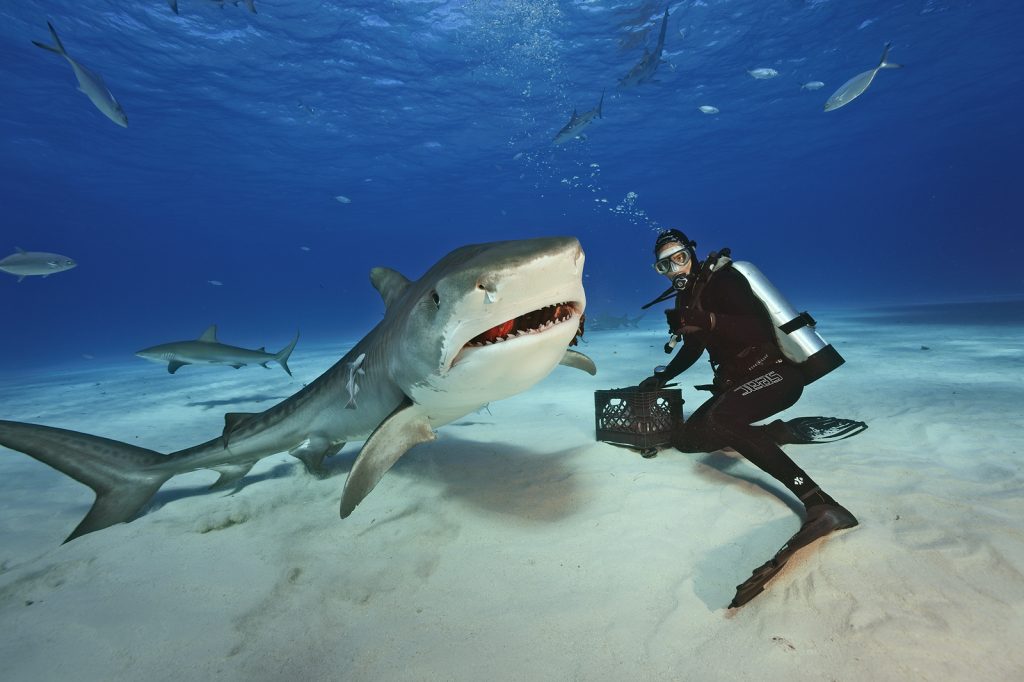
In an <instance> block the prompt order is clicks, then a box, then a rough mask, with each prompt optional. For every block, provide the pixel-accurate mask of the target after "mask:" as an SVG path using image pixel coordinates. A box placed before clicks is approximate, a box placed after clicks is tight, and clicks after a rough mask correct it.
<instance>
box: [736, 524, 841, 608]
mask: <svg viewBox="0 0 1024 682" xmlns="http://www.w3.org/2000/svg"><path fill="white" fill-rule="evenodd" d="M857 523H858V521H857V518H856V517H855V516H854V515H853V514H851V513H850V512H849V511H847V510H846V509H845V508H844V507H841V506H839V505H838V504H819V505H815V506H813V507H810V508H809V509H808V510H807V520H806V521H805V522H804V525H802V526H801V527H800V530H798V531H797V532H796V533H795V534H794V535H793V537H791V538H790V539H789V541H788V542H786V544H784V545H783V546H782V548H781V549H780V550H779V551H778V552H776V553H775V556H773V557H772V558H771V559H769V560H768V561H767V562H765V563H764V564H762V565H761V566H759V567H757V568H755V569H754V572H753V574H751V576H750V577H749V578H747V579H746V581H744V582H743V583H742V584H740V585H737V586H736V596H735V597H733V600H732V603H731V604H729V608H730V609H734V608H736V607H739V606H743V605H744V604H746V603H747V602H748V601H750V600H751V599H753V598H754V597H756V596H757V595H759V594H761V592H763V591H764V586H765V585H766V584H767V583H768V581H769V580H771V579H772V578H774V577H775V576H776V575H778V574H779V572H780V571H781V570H782V569H783V568H785V566H786V562H787V561H789V560H790V558H792V556H793V555H794V554H796V553H797V551H799V550H801V549H803V548H804V547H806V546H807V545H809V544H811V543H812V542H814V541H815V540H818V539H820V538H823V537H825V536H826V535H828V534H829V533H833V532H835V531H837V530H842V529H844V528H853V527H854V526H856V525H857Z"/></svg>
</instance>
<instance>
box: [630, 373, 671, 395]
mask: <svg viewBox="0 0 1024 682" xmlns="http://www.w3.org/2000/svg"><path fill="white" fill-rule="evenodd" d="M664 385H665V384H664V383H663V382H662V377H660V376H658V375H657V374H655V375H654V376H649V377H647V378H646V379H644V380H643V381H641V382H640V383H639V384H638V385H637V389H639V390H641V391H645V392H648V391H657V390H659V389H661V387H662V386H664Z"/></svg>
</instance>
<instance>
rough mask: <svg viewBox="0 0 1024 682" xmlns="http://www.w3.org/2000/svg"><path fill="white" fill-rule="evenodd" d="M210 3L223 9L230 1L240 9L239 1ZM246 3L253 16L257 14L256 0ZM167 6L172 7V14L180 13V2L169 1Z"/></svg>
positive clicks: (246, 0) (224, 0) (220, 0)
mask: <svg viewBox="0 0 1024 682" xmlns="http://www.w3.org/2000/svg"><path fill="white" fill-rule="evenodd" d="M210 1H211V2H215V3H217V4H218V5H220V6H221V9H223V8H224V4H225V3H226V2H229V1H230V2H231V4H232V5H234V6H235V7H238V1H239V0H210ZM244 1H245V6H246V7H248V8H249V11H250V12H252V13H253V14H256V2H255V0H244ZM167 4H168V5H170V6H171V11H172V12H174V13H175V14H177V13H178V0H167Z"/></svg>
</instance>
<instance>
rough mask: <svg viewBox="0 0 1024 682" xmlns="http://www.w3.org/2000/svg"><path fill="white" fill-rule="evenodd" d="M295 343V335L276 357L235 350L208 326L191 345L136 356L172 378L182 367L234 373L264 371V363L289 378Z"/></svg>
mask: <svg viewBox="0 0 1024 682" xmlns="http://www.w3.org/2000/svg"><path fill="white" fill-rule="evenodd" d="M298 341H299V335H298V334H296V335H295V338H294V339H292V342H291V343H289V344H288V345H287V346H285V347H284V348H282V349H281V351H280V352H277V353H268V352H267V351H266V349H265V348H260V349H259V350H249V349H248V348H239V347H238V346H228V345H227V344H223V343H221V342H220V341H218V340H217V325H215V324H212V325H210V326H209V328H207V330H206V331H205V332H203V334H202V336H200V337H199V338H198V339H196V340H195V341H172V342H171V343H162V344H160V345H159V346H151V347H150V348H143V349H142V350H140V351H139V352H138V353H136V355H138V356H139V357H140V358H143V359H145V360H149V361H151V362H157V363H161V364H162V363H164V362H166V363H167V371H168V372H170V373H171V374H174V373H175V372H177V371H178V370H179V369H181V368H182V367H184V366H185V365H228V366H230V367H234V368H235V369H238V368H239V367H244V366H245V365H249V364H255V365H263V366H264V367H267V366H268V365H267V363H268V362H271V361H273V362H276V363H277V364H279V365H281V367H282V369H284V371H286V372H288V375H289V376H291V373H292V371H291V370H290V369H289V368H288V358H289V356H291V354H292V351H293V350H295V344H296V343H298Z"/></svg>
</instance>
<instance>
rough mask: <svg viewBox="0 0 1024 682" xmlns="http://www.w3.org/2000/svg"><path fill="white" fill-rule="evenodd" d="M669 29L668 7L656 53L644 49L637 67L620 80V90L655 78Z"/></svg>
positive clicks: (655, 49) (662, 20) (655, 47)
mask: <svg viewBox="0 0 1024 682" xmlns="http://www.w3.org/2000/svg"><path fill="white" fill-rule="evenodd" d="M667 27H668V7H666V8H665V15H664V16H663V17H662V19H661V33H660V34H659V35H658V44H657V45H655V46H654V51H653V52H650V51H648V50H647V48H644V56H643V57H641V59H640V61H639V62H638V63H637V65H636V66H634V67H633V68H632V69H630V70H629V73H627V74H626V75H625V76H623V77H622V78H621V79H620V80H619V88H620V89H623V90H624V89H626V88H631V87H633V86H635V85H640V84H641V83H646V82H647V81H650V80H652V79H653V78H654V72H655V71H657V70H658V65H659V64H661V62H662V59H661V53H662V50H663V49H664V48H665V29H666V28H667Z"/></svg>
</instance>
